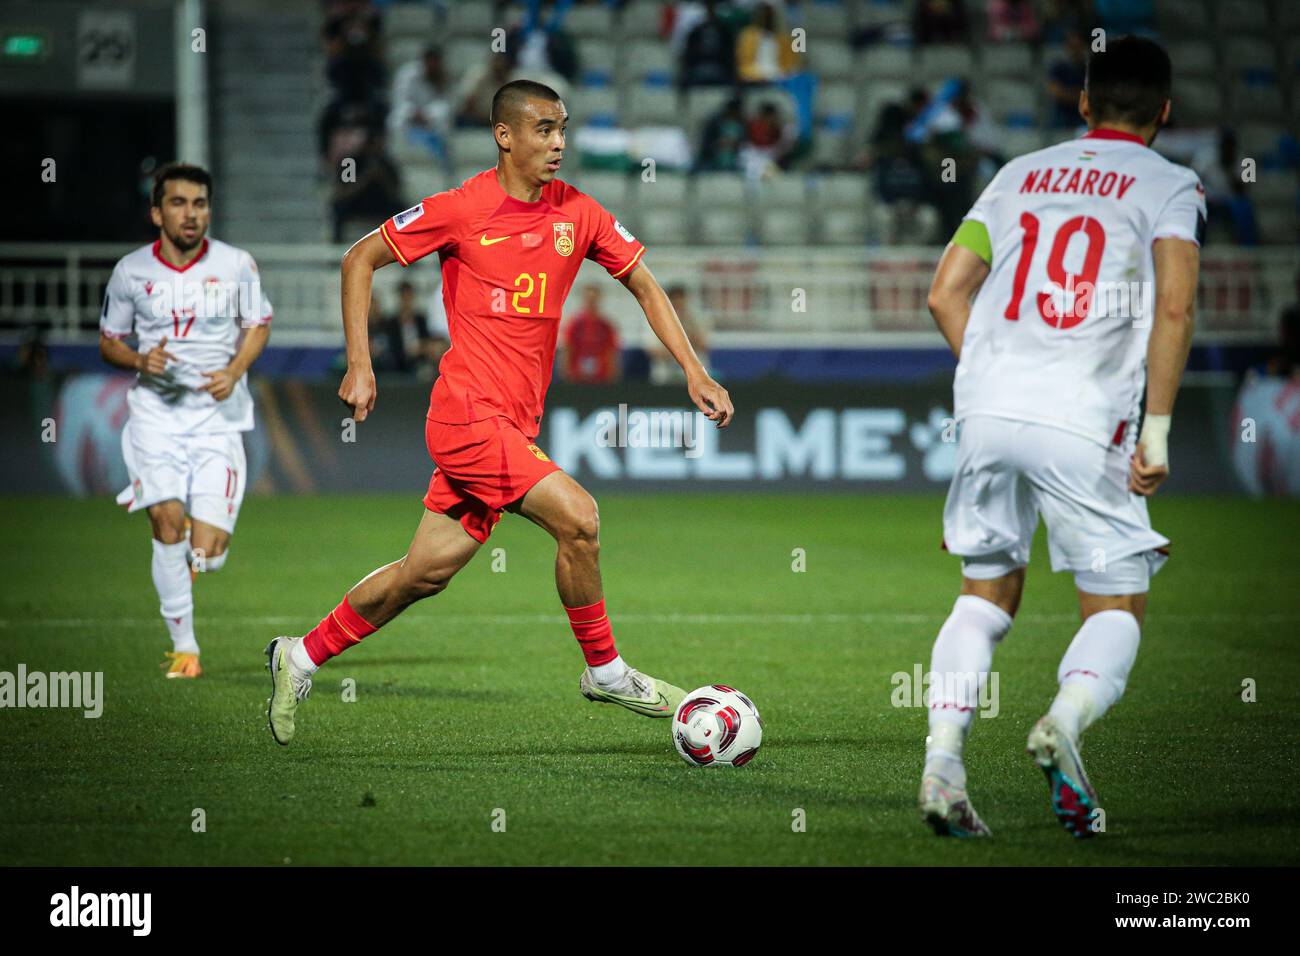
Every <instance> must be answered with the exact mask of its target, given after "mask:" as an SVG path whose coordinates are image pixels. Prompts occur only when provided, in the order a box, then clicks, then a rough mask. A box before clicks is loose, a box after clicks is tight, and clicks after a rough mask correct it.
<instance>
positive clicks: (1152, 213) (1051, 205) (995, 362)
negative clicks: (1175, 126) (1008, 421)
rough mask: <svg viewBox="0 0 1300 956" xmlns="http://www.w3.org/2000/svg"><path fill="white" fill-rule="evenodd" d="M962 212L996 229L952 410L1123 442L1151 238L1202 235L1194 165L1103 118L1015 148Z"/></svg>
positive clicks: (1141, 335) (1140, 379) (1132, 404)
mask: <svg viewBox="0 0 1300 956" xmlns="http://www.w3.org/2000/svg"><path fill="white" fill-rule="evenodd" d="M966 218H968V219H973V220H975V221H977V222H980V223H983V224H984V226H985V227H986V228H987V230H988V234H989V242H990V246H991V248H992V264H991V271H990V272H989V275H988V278H987V279H986V280H985V281H984V284H983V285H982V286H981V287H980V290H979V293H978V294H977V295H976V297H975V301H974V302H973V303H972V305H971V314H970V321H969V322H968V323H967V325H966V331H965V336H964V338H963V340H962V349H961V360H960V361H959V362H958V364H957V374H956V377H955V379H954V381H953V400H954V405H955V413H956V417H957V418H958V419H959V420H960V419H963V418H965V417H966V416H968V415H977V414H981V415H996V416H999V417H1003V418H1012V419H1017V420H1020V421H1028V422H1038V423H1040V424H1046V425H1052V426H1055V427H1058V428H1063V429H1066V430H1068V431H1072V432H1075V433H1077V434H1080V435H1083V436H1085V437H1087V438H1090V439H1093V440H1094V441H1098V442H1100V443H1102V444H1105V445H1110V444H1116V445H1118V444H1121V443H1123V442H1124V439H1125V438H1126V437H1131V433H1132V428H1131V425H1132V424H1133V423H1134V422H1135V421H1136V420H1137V417H1138V413H1139V403H1140V402H1141V398H1142V390H1143V387H1144V385H1145V380H1146V351H1147V340H1148V339H1149V338H1150V335H1151V320H1152V313H1153V310H1154V306H1155V267H1154V260H1153V256H1152V244H1153V243H1154V242H1155V240H1157V239H1163V238H1176V239H1186V240H1188V241H1191V242H1195V243H1197V244H1198V245H1199V244H1200V241H1201V237H1202V235H1203V233H1204V227H1205V191H1204V189H1202V187H1201V183H1200V181H1199V180H1198V179H1197V177H1196V174H1195V173H1194V172H1192V171H1191V170H1190V169H1187V168H1186V167H1184V166H1178V165H1175V164H1174V163H1171V162H1169V161H1168V160H1166V159H1165V158H1164V157H1162V156H1160V155H1159V154H1158V153H1156V152H1154V151H1153V150H1151V149H1149V148H1148V147H1147V146H1146V145H1144V144H1143V143H1142V141H1141V140H1140V139H1138V137H1136V136H1130V135H1128V134H1126V133H1119V132H1116V131H1111V130H1094V131H1093V132H1091V133H1089V134H1088V135H1087V136H1085V137H1083V138H1082V139H1077V140H1071V141H1069V142H1065V143H1060V144H1058V145H1056V146H1051V147H1048V148H1047V149H1040V150H1038V151H1037V152H1033V153H1027V154H1026V155H1024V156H1019V157H1017V158H1016V159H1013V160H1011V161H1010V162H1009V163H1007V164H1006V165H1005V166H1004V167H1002V169H1001V170H999V172H998V174H997V175H996V176H995V177H994V178H993V181H992V182H991V183H989V185H988V187H987V188H986V189H985V190H984V192H983V194H982V195H981V196H980V198H979V200H978V201H977V202H976V203H975V205H974V207H973V208H972V209H971V211H970V212H969V213H968V214H967V216H966Z"/></svg>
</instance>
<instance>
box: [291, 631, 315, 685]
mask: <svg viewBox="0 0 1300 956" xmlns="http://www.w3.org/2000/svg"><path fill="white" fill-rule="evenodd" d="M289 663H290V664H292V665H293V669H294V670H296V671H297V672H298V673H300V674H302V675H303V676H305V677H310V676H311V675H312V674H314V673H316V668H317V667H319V666H320V665H319V664H317V663H316V662H315V661H314V660H312V659H311V655H310V654H308V653H307V642H306V641H304V640H303V639H302V638H301V637H299V638H297V639H295V640H294V641H292V642H290V644H289Z"/></svg>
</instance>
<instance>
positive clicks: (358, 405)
mask: <svg viewBox="0 0 1300 956" xmlns="http://www.w3.org/2000/svg"><path fill="white" fill-rule="evenodd" d="M377 393H378V389H377V388H376V387H375V373H374V370H373V369H371V368H370V367H369V366H366V367H365V368H364V369H355V368H352V367H351V366H348V371H347V374H346V375H344V376H343V384H342V385H340V386H339V398H340V399H342V400H343V404H344V405H346V406H347V407H348V408H350V409H352V420H353V421H354V422H364V421H365V420H366V416H367V415H369V414H370V412H371V410H372V409H373V408H374V407H375V395H376V394H377Z"/></svg>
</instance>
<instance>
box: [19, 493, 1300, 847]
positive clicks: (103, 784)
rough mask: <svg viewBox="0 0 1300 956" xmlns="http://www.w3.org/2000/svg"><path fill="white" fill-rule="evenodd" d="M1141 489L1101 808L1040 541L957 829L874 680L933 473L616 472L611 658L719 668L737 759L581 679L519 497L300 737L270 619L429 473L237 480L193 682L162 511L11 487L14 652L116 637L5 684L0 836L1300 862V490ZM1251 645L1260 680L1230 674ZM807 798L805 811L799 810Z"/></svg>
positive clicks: (315, 615) (926, 541) (325, 691)
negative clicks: (57, 687) (497, 820)
mask: <svg viewBox="0 0 1300 956" xmlns="http://www.w3.org/2000/svg"><path fill="white" fill-rule="evenodd" d="M1152 510H1153V514H1154V517H1155V521H1156V525H1157V527H1159V528H1160V529H1161V530H1162V531H1164V532H1165V533H1166V534H1168V535H1169V536H1170V537H1171V538H1172V539H1173V541H1174V553H1175V559H1174V560H1173V561H1171V562H1170V564H1169V566H1168V567H1167V568H1166V570H1165V571H1164V572H1163V573H1162V574H1161V575H1160V577H1158V578H1157V579H1156V581H1155V589H1154V591H1153V592H1152V601H1151V609H1150V619H1149V621H1148V624H1147V627H1146V629H1145V633H1144V635H1143V642H1142V650H1141V653H1140V655H1139V657H1138V663H1137V667H1136V668H1135V670H1134V673H1133V676H1132V680H1131V682H1130V685H1129V690H1128V694H1127V695H1126V697H1125V699H1124V700H1123V701H1122V702H1121V703H1120V705H1119V706H1118V707H1117V708H1116V709H1115V710H1114V711H1112V713H1111V714H1110V715H1108V716H1107V717H1106V718H1105V719H1104V720H1103V721H1102V722H1101V723H1100V724H1098V725H1097V726H1096V727H1095V728H1094V729H1093V730H1092V731H1091V732H1090V733H1089V734H1088V735H1087V737H1086V746H1085V756H1086V758H1087V759H1088V761H1089V768H1090V771H1091V773H1092V775H1093V779H1094V783H1095V784H1096V786H1097V788H1098V790H1099V791H1100V794H1101V803H1102V806H1103V807H1104V809H1105V810H1106V813H1107V818H1106V823H1107V833H1106V834H1105V836H1104V837H1103V838H1101V839H1097V840H1093V841H1090V842H1088V843H1082V844H1076V843H1075V842H1073V841H1072V840H1071V839H1070V838H1069V837H1068V836H1067V835H1066V834H1065V833H1064V832H1063V831H1062V830H1060V829H1059V827H1058V826H1057V824H1056V822H1055V820H1054V819H1053V818H1052V816H1051V814H1050V812H1049V810H1048V807H1047V798H1046V787H1045V785H1044V784H1043V781H1042V779H1041V776H1040V775H1039V773H1038V771H1037V770H1035V769H1034V768H1033V767H1032V766H1031V765H1030V764H1029V762H1028V761H1027V758H1026V757H1025V755H1024V740H1025V735H1026V733H1027V731H1028V730H1029V727H1030V726H1031V724H1032V722H1033V720H1034V719H1035V718H1036V717H1037V716H1038V715H1039V714H1040V713H1041V712H1042V711H1043V710H1044V709H1045V707H1046V706H1047V704H1048V702H1049V701H1050V699H1051V696H1052V693H1053V688H1054V685H1055V671H1056V663H1057V660H1058V659H1059V657H1060V655H1061V653H1062V651H1063V650H1064V649H1065V646H1066V644H1067V642H1068V641H1069V639H1070V636H1071V635H1072V633H1073V631H1074V629H1075V626H1076V624H1075V620H1074V606H1073V596H1072V595H1073V591H1072V585H1071V582H1070V580H1069V578H1068V577H1067V576H1065V575H1050V574H1049V573H1047V568H1046V549H1045V547H1044V542H1043V541H1042V540H1041V539H1040V540H1039V541H1038V542H1037V543H1036V546H1035V562H1034V564H1033V566H1031V569H1030V580H1029V584H1028V587H1027V592H1026V595H1025V600H1024V605H1023V607H1022V610H1021V617H1020V619H1019V621H1018V622H1017V625H1016V627H1015V629H1014V630H1013V631H1012V633H1011V635H1010V636H1009V638H1008V639H1007V641H1006V642H1005V644H1004V645H1003V646H1002V648H1001V650H1000V651H999V653H998V657H997V659H996V662H995V666H996V668H997V670H998V671H999V672H1000V675H1001V682H1000V690H1001V701H1000V703H1001V713H1000V715H999V716H998V717H997V718H995V719H980V720H977V721H976V724H977V726H976V728H975V731H974V733H973V734H972V737H971V741H970V744H969V748H968V754H969V766H970V772H971V793H972V796H973V798H974V799H975V801H976V806H977V807H978V808H979V810H980V812H981V814H982V815H983V816H984V819H985V820H986V821H987V822H988V824H989V825H990V827H991V828H992V829H993V831H994V834H995V838H994V839H993V840H991V841H985V842H979V843H976V842H958V841H943V840H939V839H937V838H935V837H934V836H932V835H931V834H930V833H929V831H928V830H926V829H924V828H923V827H922V825H921V824H920V822H919V820H918V817H917V813H916V808H915V794H916V789H917V785H918V780H919V771H920V760H921V755H922V750H923V744H922V741H923V738H924V736H925V713H924V711H923V710H922V709H919V708H903V709H896V708H894V707H893V706H891V692H892V691H893V686H892V684H891V681H890V678H891V675H892V674H893V673H894V672H896V671H905V672H911V670H912V668H913V666H914V665H915V664H917V663H923V664H928V660H929V651H930V644H931V642H932V640H933V638H934V633H935V631H936V629H937V628H938V626H939V624H940V623H941V622H942V621H943V619H944V617H945V616H946V614H947V611H948V609H949V607H950V606H951V603H952V598H953V595H954V593H955V586H956V581H957V574H958V568H957V562H956V559H954V558H952V557H950V556H948V555H945V554H943V553H942V552H941V551H940V550H939V547H938V540H939V519H940V511H941V502H940V501H939V500H937V499H933V498H878V497H854V496H832V497H814V498H806V497H760V496H755V495H736V496H722V495H692V496H687V495H682V496H659V497H654V496H644V497H633V496H616V495H606V496H602V498H601V517H602V541H603V556H602V561H603V565H604V578H605V589H606V594H607V596H608V599H609V604H610V610H611V613H612V617H613V620H614V626H615V632H616V634H617V635H618V639H619V646H620V648H621V650H622V652H623V653H624V655H625V656H626V657H627V658H628V660H629V661H630V662H631V663H632V664H633V665H634V666H636V667H638V668H641V669H642V670H645V671H646V672H648V673H650V674H654V675H656V676H660V677H663V678H666V679H669V680H671V681H673V682H675V683H678V684H681V685H682V686H684V687H686V688H688V689H689V688H691V687H694V686H698V685H702V684H705V683H709V682H713V681H722V682H726V683H730V684H733V685H734V686H736V687H739V688H741V689H742V690H744V691H745V692H746V693H748V694H749V695H750V696H752V697H753V698H754V700H755V701H756V702H757V703H758V705H759V707H760V708H761V709H762V711H763V716H764V720H765V726H766V736H765V739H764V741H763V749H762V751H761V752H760V753H759V755H758V757H757V758H756V759H755V760H754V761H753V762H752V763H751V764H749V765H748V766H747V767H745V768H744V769H742V770H736V771H732V770H726V769H722V770H700V769H696V768H692V767H689V766H687V765H686V764H685V763H684V762H683V761H682V760H681V759H680V758H679V757H678V756H677V754H676V753H675V752H674V750H673V748H672V744H671V741H670V739H669V731H668V722H667V721H655V720H648V719H645V718H641V717H636V716H634V715H631V714H629V713H626V712H624V711H622V710H619V709H617V708H612V707H608V706H598V705H595V704H590V703H588V702H586V701H585V700H583V699H582V698H581V697H580V696H579V694H578V690H577V684H578V675H579V672H580V670H581V657H580V655H579V653H578V651H577V648H576V645H575V644H574V642H573V639H572V637H571V636H570V635H569V631H568V627H567V625H566V622H565V619H564V617H563V615H562V612H561V610H560V606H559V602H558V599H557V598H556V596H555V592H554V583H553V577H552V561H553V554H554V551H553V546H552V544H551V541H550V539H549V538H547V537H546V535H545V534H544V533H543V532H542V531H541V530H539V529H537V528H535V527H533V526H532V525H530V524H528V523H527V522H526V521H524V520H523V519H521V518H517V517H509V516H508V517H507V518H506V519H505V520H504V521H503V522H502V523H501V525H499V526H498V529H497V532H496V533H495V534H494V536H493V538H492V539H491V541H490V547H492V548H502V549H504V553H505V559H506V568H507V570H506V571H505V572H504V573H494V572H493V570H492V555H491V554H490V553H489V551H488V550H487V549H485V550H484V551H483V552H481V553H480V554H479V555H478V556H477V557H476V558H475V559H474V561H473V562H472V563H471V564H470V565H469V567H468V568H466V569H465V571H463V572H462V573H461V575H460V576H459V577H458V578H456V580H455V581H454V582H453V584H452V586H451V588H450V589H449V590H448V591H447V592H446V593H445V594H443V595H440V596H439V597H437V598H435V599H433V600H431V601H428V602H425V603H424V604H423V605H419V606H417V607H415V608H413V609H411V610H410V611H409V612H407V614H406V615H405V616H403V617H402V618H400V619H398V620H397V621H396V622H394V623H393V624H392V625H390V626H389V627H388V628H386V629H384V631H382V632H381V633H380V634H378V635H376V636H375V637H372V638H370V639H369V640H367V641H366V642H365V644H364V645H363V646H361V647H359V648H357V649H354V650H352V651H350V652H349V653H347V654H345V655H344V656H343V657H341V658H339V659H338V660H336V661H334V662H332V663H330V664H329V665H328V666H327V667H326V668H324V669H323V670H322V671H321V672H320V674H319V675H318V678H317V681H316V689H315V692H314V693H313V696H312V698H311V700H310V701H308V702H307V703H306V704H305V705H304V707H303V708H302V710H301V711H300V712H299V731H298V738H297V740H295V742H294V744H293V745H292V746H291V747H289V748H287V749H282V748H280V747H277V746H276V745H275V744H274V743H273V742H272V740H271V737H270V735H269V733H268V731H267V729H266V719H265V710H264V708H265V699H266V697H267V693H268V689H269V686H270V682H269V680H268V678H267V676H266V672H265V670H264V668H263V660H264V659H263V657H262V653H261V651H262V648H263V646H264V645H265V644H266V643H267V641H268V639H269V638H271V637H273V636H275V635H276V634H278V633H302V632H303V631H305V630H306V629H307V628H309V627H310V626H312V625H313V624H315V623H316V621H317V620H319V618H320V617H321V615H322V614H323V613H324V612H325V611H327V610H328V609H329V608H330V607H332V606H333V604H334V603H335V602H336V601H337V600H338V599H339V597H340V596H341V595H342V593H343V592H344V590H345V589H346V588H347V587H349V586H350V585H351V584H352V583H353V582H355V581H356V580H358V579H359V578H360V577H361V576H362V575H364V574H365V573H366V572H368V571H369V570H370V569H371V568H373V567H375V566H376V565H379V564H381V563H384V562H386V561H389V560H392V559H393V558H395V557H397V556H398V555H400V553H401V552H402V550H403V549H404V547H405V544H406V541H407V539H408V536H409V534H410V532H411V530H412V529H413V528H414V525H415V522H416V521H417V520H418V518H419V512H420V506H419V503H418V500H417V501H412V500H411V499H410V498H396V497H349V498H337V499H330V498H305V499H295V498H287V497H284V498H275V499H262V498H258V499H251V500H249V501H248V502H247V503H246V505H245V508H244V513H243V515H242V516H241V521H240V527H239V532H238V535H237V536H236V539H235V542H234V547H233V550H232V552H231V558H230V562H229V564H228V565H227V566H226V568H225V569H224V570H223V571H222V572H221V573H220V574H216V575H211V576H209V577H207V578H204V579H202V580H201V581H200V582H199V587H198V590H197V597H196V601H197V609H198V610H197V620H198V625H199V638H200V640H201V641H202V643H203V647H204V655H203V660H204V665H205V667H206V669H207V674H206V675H205V676H204V678H203V679H202V680H200V681H194V682H190V681H165V680H163V679H162V677H161V672H160V671H159V669H158V662H159V660H161V652H162V651H163V650H164V649H165V647H166V644H167V641H166V636H165V631H164V628H163V626H162V623H161V622H160V621H159V620H158V618H157V616H156V608H157V600H156V597H155V596H154V593H153V589H152V586H151V584H150V580H149V557H150V551H149V544H148V528H147V523H146V521H145V519H144V518H143V517H138V516H137V517H131V518H128V517H125V516H124V515H123V514H122V513H121V512H120V510H118V509H115V508H114V507H113V506H112V505H111V504H108V503H103V502H79V503H74V502H67V501H62V500H33V499H12V498H11V499H7V500H0V522H2V523H3V527H4V528H5V537H6V541H7V545H8V546H7V547H5V548H4V550H3V553H0V579H2V580H3V581H4V582H5V584H4V588H3V597H2V598H0V670H8V671H13V670H16V667H17V664H18V663H19V662H23V663H25V664H26V665H27V667H28V668H29V670H43V671H61V670H71V669H76V670H83V671H85V670H89V671H96V670H102V671H103V672H104V674H105V677H104V681H105V698H106V701H105V710H104V714H103V716H102V717H101V718H100V719H98V720H87V719H84V718H82V717H81V716H80V714H79V713H75V712H71V711H67V710H26V709H24V710H4V711H0V721H3V733H0V766H2V767H3V774H2V775H0V863H3V864H268V865H283V864H284V863H287V862H292V863H293V864H308V865H310V864H343V863H371V864H479V863H484V864H504V863H512V864H694V863H699V864H944V865H953V864H1040V865H1041V864H1057V863H1061V864H1066V863H1068V864H1119V865H1128V864H1154V865H1164V864H1248V863H1253V864H1260V863H1262V864H1280V863H1291V864H1294V863H1297V862H1300V823H1298V822H1297V821H1298V819H1300V815H1298V814H1297V810H1298V809H1300V801H1298V800H1297V796H1296V794H1297V792H1298V791H1297V783H1298V782H1300V781H1298V780H1297V776H1298V774H1297V759H1298V758H1297V749H1296V746H1295V741H1296V717H1297V712H1298V707H1297V705H1298V704H1300V654H1298V653H1297V650H1296V637H1297V630H1298V628H1297V625H1298V624H1300V588H1297V576H1296V568H1297V534H1296V531H1297V527H1298V526H1300V520H1297V519H1300V507H1297V506H1296V505H1295V504H1286V503H1276V502H1260V503H1253V502H1245V501H1227V500H1203V499H1201V500H1198V499H1168V500H1162V499H1157V500H1156V501H1155V502H1154V503H1153V506H1152ZM795 548H803V549H805V551H806V555H807V570H806V572H804V573H793V572H792V571H791V562H792V557H791V552H792V551H793V549H795ZM345 678H351V679H353V680H355V682H356V691H357V699H356V702H355V703H346V702H344V701H343V700H342V699H341V698H342V695H341V691H340V688H341V683H342V681H343V680H344V679H345ZM1244 678H1253V679H1254V680H1255V681H1256V682H1257V686H1258V702H1256V703H1244V702H1243V701H1242V700H1241V693H1242V681H1243V679H1244ZM195 808H202V809H203V810H204V811H205V812H206V824H207V829H206V832H204V833H195V832H193V831H192V828H191V821H192V812H193V810H194V809H195ZM496 808H501V809H503V810H504V811H505V822H506V829H505V832H494V831H493V829H492V820H493V811H494V810H495V809H496ZM796 808H799V809H802V810H803V811H804V812H805V814H806V824H807V829H806V832H803V833H795V832H792V828H791V823H792V819H793V817H792V812H793V811H794V810H795V809H796Z"/></svg>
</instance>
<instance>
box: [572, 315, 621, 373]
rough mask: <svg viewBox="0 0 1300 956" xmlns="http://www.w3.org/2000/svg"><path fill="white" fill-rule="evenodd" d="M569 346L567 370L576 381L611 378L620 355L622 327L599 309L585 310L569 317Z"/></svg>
mask: <svg viewBox="0 0 1300 956" xmlns="http://www.w3.org/2000/svg"><path fill="white" fill-rule="evenodd" d="M564 345H565V348H566V349H567V350H568V365H569V367H568V368H567V369H566V370H565V371H566V373H567V374H568V376H569V380H570V381H572V382H589V383H601V382H608V381H609V380H610V378H611V377H612V376H613V374H614V358H615V356H617V355H618V351H619V345H618V329H616V328H614V324H613V323H612V322H610V321H609V320H608V319H606V318H605V317H604V316H602V315H600V314H599V313H596V312H587V311H585V310H584V311H582V312H579V313H578V314H577V315H575V316H574V317H573V318H572V319H570V320H569V324H568V325H567V326H566V327H565V330H564Z"/></svg>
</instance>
